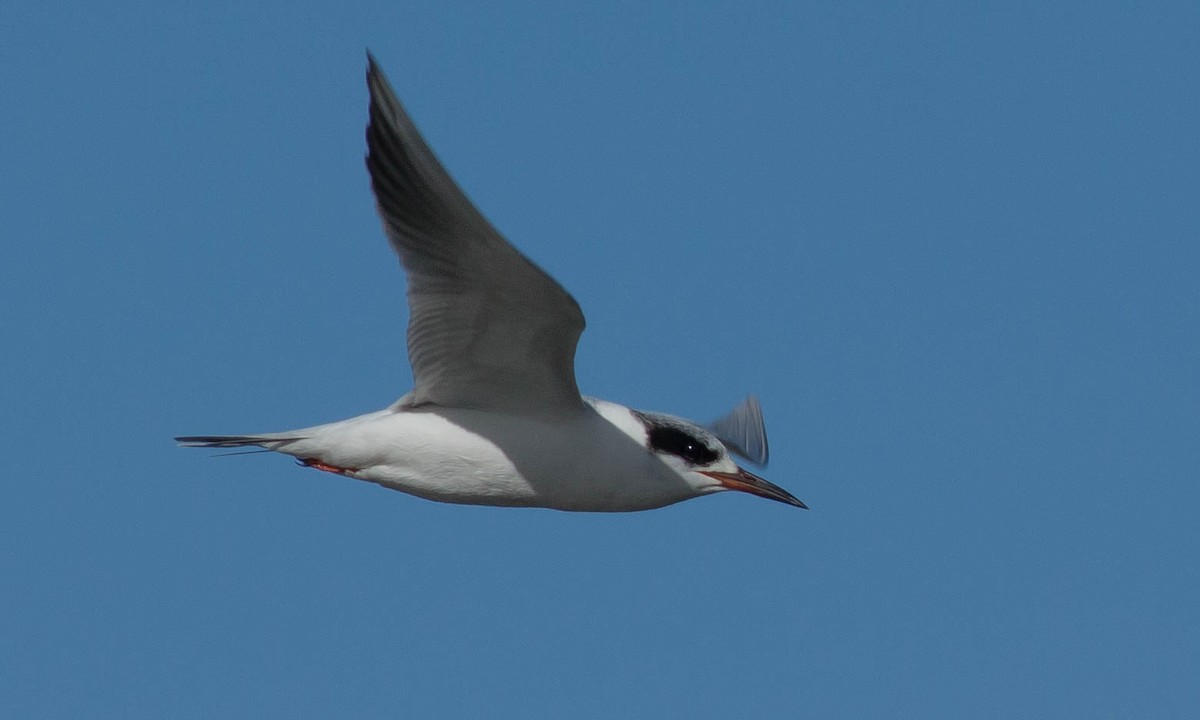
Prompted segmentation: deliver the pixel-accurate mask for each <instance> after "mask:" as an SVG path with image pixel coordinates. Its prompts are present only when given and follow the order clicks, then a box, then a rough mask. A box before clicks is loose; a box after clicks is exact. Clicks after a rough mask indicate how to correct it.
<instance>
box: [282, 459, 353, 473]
mask: <svg viewBox="0 0 1200 720" xmlns="http://www.w3.org/2000/svg"><path fill="white" fill-rule="evenodd" d="M297 462H298V463H300V464H301V465H303V466H304V467H310V468H315V469H317V470H324V471H325V472H331V473H333V474H335V475H345V474H346V473H352V472H358V468H340V467H337V466H334V465H326V464H325V463H323V462H321V461H320V460H317V459H316V458H300V459H299V460H297Z"/></svg>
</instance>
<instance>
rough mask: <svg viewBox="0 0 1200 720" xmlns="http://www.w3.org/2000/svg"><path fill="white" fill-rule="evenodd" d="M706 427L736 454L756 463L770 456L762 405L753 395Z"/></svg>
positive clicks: (765, 460)
mask: <svg viewBox="0 0 1200 720" xmlns="http://www.w3.org/2000/svg"><path fill="white" fill-rule="evenodd" d="M707 429H708V430H709V432H711V433H712V434H713V435H716V436H717V439H718V440H720V441H721V442H723V443H725V447H727V448H729V449H730V450H732V451H733V452H735V453H737V454H738V455H741V456H742V457H744V458H746V459H747V460H749V461H751V462H753V463H755V464H756V465H766V464H767V460H768V458H769V457H770V451H769V450H768V448H767V428H766V426H765V425H764V424H763V416H762V407H761V406H759V404H758V398H756V397H754V396H753V395H751V396H749V397H747V398H746V399H745V400H743V401H742V404H741V405H738V406H737V407H736V408H734V410H733V412H731V413H729V414H728V415H726V416H725V417H723V418H721V419H720V420H716V421H714V422H712V423H710V424H709V425H708V426H707Z"/></svg>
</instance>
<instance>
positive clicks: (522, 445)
mask: <svg viewBox="0 0 1200 720" xmlns="http://www.w3.org/2000/svg"><path fill="white" fill-rule="evenodd" d="M337 425H340V423H338V424H335V425H334V426H332V427H330V430H329V432H328V433H327V434H326V436H325V437H323V438H321V444H322V445H323V446H324V448H323V449H324V452H322V453H321V459H322V461H323V462H325V463H328V464H329V465H333V466H336V467H339V468H345V469H346V470H345V472H344V473H343V474H345V475H348V476H349V477H353V478H357V479H360V480H367V481H369V482H373V483H377V484H379V485H381V486H384V487H387V488H391V489H395V490H400V491H401V492H405V493H409V494H412V495H416V496H419V497H423V498H426V499H429V500H437V501H441V502H451V503H465V504H472V505H503V506H528V507H549V508H557V509H561V510H581V511H628V510H646V509H650V508H656V507H661V506H663V505H668V504H670V503H673V502H678V501H679V500H683V499H685V498H687V497H689V496H690V495H689V493H688V491H687V489H686V487H683V486H681V485H680V484H679V482H678V480H677V478H675V477H673V476H672V475H671V474H670V473H669V472H666V468H665V466H664V465H663V464H662V463H661V462H660V461H659V460H657V458H655V457H653V456H652V455H650V454H649V453H647V452H646V451H645V449H644V448H642V447H640V446H639V445H638V444H637V443H635V442H634V441H633V440H632V439H631V438H629V437H628V436H627V435H625V434H624V433H622V432H620V431H619V430H617V429H616V428H615V427H613V426H612V425H611V423H608V421H606V420H603V419H602V418H600V417H599V416H597V415H595V414H594V413H588V414H585V415H583V416H582V417H580V418H567V419H555V420H546V419H531V418H513V417H511V416H510V417H505V418H500V419H497V418H496V417H495V416H493V415H491V414H490V413H481V412H477V411H470V410H446V409H441V410H437V411H419V410H418V411H401V412H394V413H388V414H380V415H378V416H376V417H375V418H374V419H372V420H370V421H369V422H366V423H354V424H347V425H346V426H345V428H344V432H338V428H337ZM313 439H314V440H316V439H317V438H313Z"/></svg>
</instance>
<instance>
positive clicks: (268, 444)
mask: <svg viewBox="0 0 1200 720" xmlns="http://www.w3.org/2000/svg"><path fill="white" fill-rule="evenodd" d="M300 439H301V438H299V437H295V436H283V435H183V436H180V437H177V438H175V442H177V443H179V444H180V445H182V446H183V447H198V448H235V447H247V446H250V445H257V446H259V447H264V448H267V449H268V450H275V449H276V448H278V447H279V446H280V445H282V444H285V443H289V442H293V441H295V440H300Z"/></svg>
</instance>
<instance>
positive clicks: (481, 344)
mask: <svg viewBox="0 0 1200 720" xmlns="http://www.w3.org/2000/svg"><path fill="white" fill-rule="evenodd" d="M367 65H368V67H367V86H368V88H369V89H370V96H371V100H370V122H369V124H368V126H367V158H366V162H367V169H368V171H369V172H370V175H371V187H372V189H373V190H374V193H375V199H376V202H377V204H378V209H379V215H380V217H381V218H382V220H383V228H384V231H385V232H386V234H387V237H388V240H389V241H390V242H391V244H392V247H393V249H395V251H396V253H397V254H398V255H399V256H400V263H401V265H402V266H403V267H404V270H405V272H406V273H407V275H408V306H409V323H408V357H409V361H410V362H411V364H412V371H413V378H414V385H415V387H414V388H413V390H412V391H411V392H409V393H408V394H407V395H405V396H404V397H402V398H400V399H399V400H398V401H396V402H395V403H393V404H392V405H391V406H390V407H388V408H387V409H385V410H380V411H378V412H373V413H368V414H366V415H360V416H358V417H354V418H350V419H348V420H342V421H340V422H334V423H329V424H326V425H318V426H315V427H308V428H303V429H300V430H289V431H287V432H279V433H262V434H256V435H199V436H185V437H178V438H175V439H176V440H177V441H178V442H179V443H180V444H182V445H185V446H188V447H208V448H236V447H247V446H257V447H260V448H264V449H266V450H273V451H275V452H279V453H284V454H286V455H291V456H293V457H295V458H296V459H297V460H298V461H299V463H300V464H302V465H305V466H307V467H311V468H316V469H317V470H324V471H327V472H331V473H336V474H338V475H345V476H346V477H351V478H355V479H358V480H367V481H370V482H373V483H377V484H379V485H382V486H383V487H386V488H391V489H394V490H399V491H401V492H405V493H409V494H411V495H417V496H419V497H423V498H427V499H429V500H439V501H442V502H450V503H466V504H473V505H507V506H525V507H546V508H556V509H559V510H580V511H607V512H619V511H632V510H648V509H651V508H657V507H662V506H664V505H670V504H671V503H676V502H679V501H681V500H687V499H689V498H694V497H699V496H701V495H708V494H711V493H715V492H720V491H723V490H740V491H742V492H747V493H752V494H754V495H758V496H760V497H764V498H769V499H771V500H778V501H780V502H784V503H788V504H789V505H794V506H796V507H801V508H803V507H806V506H805V505H804V503H802V502H800V501H799V500H797V499H796V498H795V497H793V496H792V494H791V493H789V492H787V491H786V490H784V489H783V488H781V487H779V486H777V485H775V484H773V483H770V482H768V481H766V480H764V479H763V478H761V477H759V476H757V475H755V474H753V473H751V472H749V471H748V470H745V469H743V468H741V467H739V466H738V465H737V464H736V463H735V462H734V461H733V459H732V458H731V457H730V454H731V452H732V453H736V454H737V455H739V456H741V457H743V458H745V459H747V460H749V461H751V462H753V463H755V464H758V465H764V464H766V461H767V437H766V431H765V429H764V427H763V420H762V411H761V410H760V408H759V405H758V402H757V401H756V400H755V399H754V398H753V397H749V398H747V399H746V401H745V402H744V403H743V404H742V405H741V406H739V407H738V408H737V409H735V410H734V411H733V412H732V413H730V414H729V415H727V416H725V417H723V418H721V419H720V420H717V421H716V422H714V423H711V424H709V425H707V426H701V425H697V424H695V423H692V422H689V421H687V420H684V419H682V418H678V417H674V416H672V415H665V414H662V413H655V412H644V411H640V410H633V409H631V408H627V407H625V406H623V405H618V404H616V403H611V402H606V401H604V400H598V399H595V398H590V397H583V396H581V395H580V393H579V388H578V387H577V386H576V384H575V346H576V343H577V342H578V341H579V335H580V333H582V332H583V327H584V320H583V313H582V312H581V311H580V309H579V304H578V303H576V302H575V299H574V298H572V297H571V295H570V294H568V293H567V291H566V290H564V289H563V287H562V286H561V285H559V284H558V283H557V282H555V280H554V279H553V278H551V277H550V276H549V275H547V274H546V273H545V272H543V271H542V270H541V269H540V268H539V267H537V266H536V265H534V264H533V263H532V262H531V261H530V260H529V259H527V258H526V257H525V256H524V255H522V254H521V253H520V252H519V251H518V250H517V249H516V248H514V247H513V246H512V245H510V244H509V243H508V241H507V240H505V239H504V237H503V236H501V235H500V233H499V232H497V230H496V229H495V228H493V227H492V225H491V223H489V222H488V221H487V219H486V218H484V217H483V215H482V214H481V213H480V212H479V211H478V210H477V209H476V208H475V206H474V205H472V204H471V201H470V200H468V199H467V196H466V195H465V194H464V193H463V191H462V190H461V189H460V188H459V187H458V185H457V184H456V183H455V182H454V180H453V179H451V177H450V175H449V174H448V173H447V172H446V170H445V169H444V168H443V167H442V165H441V163H440V162H438V159H437V158H436V157H435V156H434V154H433V152H432V151H431V150H430V149H429V146H428V145H426V144H425V141H424V139H422V138H421V135H420V134H419V133H418V132H417V128H416V126H414V125H413V122H412V120H411V119H409V117H408V114H407V113H406V112H405V111H404V108H403V107H401V105H400V101H399V100H397V99H396V95H395V93H394V92H393V90H392V88H391V86H390V85H389V84H388V81H387V79H386V78H385V77H384V75H383V72H382V71H381V70H380V69H379V66H378V64H377V63H376V62H375V58H374V57H372V56H371V55H370V54H369V53H368V57H367Z"/></svg>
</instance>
